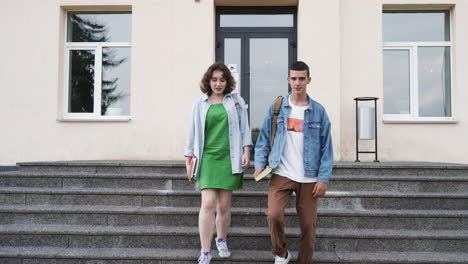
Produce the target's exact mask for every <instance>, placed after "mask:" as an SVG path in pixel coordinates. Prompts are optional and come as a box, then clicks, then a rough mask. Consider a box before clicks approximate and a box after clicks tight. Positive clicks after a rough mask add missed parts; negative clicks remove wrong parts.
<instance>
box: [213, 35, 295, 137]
mask: <svg viewBox="0 0 468 264" xmlns="http://www.w3.org/2000/svg"><path fill="white" fill-rule="evenodd" d="M218 40H219V42H218V45H217V53H216V59H217V60H218V61H223V62H224V63H225V64H226V65H227V66H228V67H229V69H230V70H231V72H232V74H233V76H234V78H235V79H236V82H237V88H236V89H237V92H238V93H239V94H240V95H241V96H242V98H244V100H245V101H246V103H247V104H248V106H249V107H248V112H249V120H250V128H251V131H252V139H253V140H254V143H255V141H256V139H257V135H258V132H259V130H260V128H261V125H262V123H263V119H264V118H265V115H266V113H267V110H268V107H269V106H270V104H271V103H272V102H273V101H274V100H275V98H276V97H277V96H279V95H282V96H285V95H287V94H288V81H287V78H288V67H289V65H290V64H291V63H292V62H293V61H294V60H295V59H296V50H295V46H296V45H295V39H294V34H292V33H291V32H277V33H275V32H235V33H221V34H220V35H219V36H218Z"/></svg>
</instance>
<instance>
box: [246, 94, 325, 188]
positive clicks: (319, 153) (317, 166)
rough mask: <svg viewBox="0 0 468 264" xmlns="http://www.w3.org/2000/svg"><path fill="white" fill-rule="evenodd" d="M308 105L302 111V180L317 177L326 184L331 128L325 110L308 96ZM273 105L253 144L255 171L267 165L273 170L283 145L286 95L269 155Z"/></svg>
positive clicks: (286, 119) (286, 109)
mask: <svg viewBox="0 0 468 264" xmlns="http://www.w3.org/2000/svg"><path fill="white" fill-rule="evenodd" d="M308 99H309V106H308V108H307V109H306V110H305V112H304V149H303V151H304V170H305V176H306V177H318V179H317V181H319V182H325V183H328V182H329V181H330V177H331V174H332V169H333V146H332V139H331V133H330V132H331V125H330V120H329V119H328V116H327V113H326V111H325V108H324V107H323V106H322V105H321V104H319V103H317V102H315V101H314V100H312V98H310V97H309V96H308ZM273 108H274V103H273V104H272V105H271V106H270V108H269V110H268V114H267V117H266V118H265V120H264V121H263V126H262V129H261V130H260V134H259V135H258V139H257V143H256V144H255V168H256V169H258V168H262V169H263V168H265V166H266V165H267V164H268V165H269V166H270V167H271V168H276V167H277V166H278V164H279V162H280V159H281V154H282V153H283V148H284V143H285V142H286V131H287V122H288V116H289V114H290V113H291V106H290V105H289V96H287V97H286V98H284V99H283V103H282V105H281V109H280V113H279V115H278V120H277V128H276V135H275V142H274V144H273V148H272V150H271V154H270V156H269V158H268V163H267V157H268V153H270V138H271V118H272V115H273Z"/></svg>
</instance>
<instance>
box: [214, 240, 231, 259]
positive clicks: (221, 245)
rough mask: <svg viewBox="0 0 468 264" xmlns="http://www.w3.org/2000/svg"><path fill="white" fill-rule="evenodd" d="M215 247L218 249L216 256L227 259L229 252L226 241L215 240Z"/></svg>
mask: <svg viewBox="0 0 468 264" xmlns="http://www.w3.org/2000/svg"><path fill="white" fill-rule="evenodd" d="M215 241H216V247H217V248H218V255H219V257H220V258H229V257H230V256H231V251H229V249H228V247H227V243H226V239H223V238H216V239H215Z"/></svg>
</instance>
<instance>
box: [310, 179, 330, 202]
mask: <svg viewBox="0 0 468 264" xmlns="http://www.w3.org/2000/svg"><path fill="white" fill-rule="evenodd" d="M327 187H328V185H327V184H326V183H324V182H317V183H316V184H315V186H314V189H313V190H312V194H313V197H314V198H319V197H322V196H324V195H325V192H327Z"/></svg>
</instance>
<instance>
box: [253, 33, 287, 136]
mask: <svg viewBox="0 0 468 264" xmlns="http://www.w3.org/2000/svg"><path fill="white" fill-rule="evenodd" d="M249 46H250V49H249V53H250V54H249V67H250V104H251V108H250V109H251V111H250V127H251V129H252V132H254V133H255V132H256V131H258V130H260V128H261V126H262V123H263V119H264V118H265V115H266V112H267V109H268V107H269V106H270V104H271V103H272V102H273V100H274V99H275V98H276V97H277V96H279V95H282V96H285V95H287V94H288V89H287V87H288V81H287V78H288V64H289V63H288V61H289V58H288V39H287V38H252V39H250V40H249Z"/></svg>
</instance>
